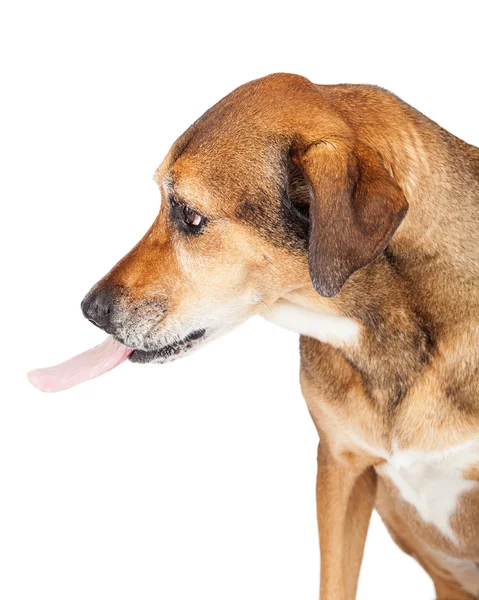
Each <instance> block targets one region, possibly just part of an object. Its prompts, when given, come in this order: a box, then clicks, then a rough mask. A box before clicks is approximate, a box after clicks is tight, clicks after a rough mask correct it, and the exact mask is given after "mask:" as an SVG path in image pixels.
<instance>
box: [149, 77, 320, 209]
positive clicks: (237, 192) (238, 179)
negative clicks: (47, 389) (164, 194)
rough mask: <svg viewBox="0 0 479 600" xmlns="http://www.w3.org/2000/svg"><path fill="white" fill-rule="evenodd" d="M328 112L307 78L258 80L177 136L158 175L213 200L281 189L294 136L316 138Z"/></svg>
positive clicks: (187, 191) (188, 194) (193, 194)
mask: <svg viewBox="0 0 479 600" xmlns="http://www.w3.org/2000/svg"><path fill="white" fill-rule="evenodd" d="M329 112H330V111H329V110H328V107H327V106H326V105H325V104H324V102H322V101H321V95H318V89H317V86H315V85H314V84H312V83H311V82H310V81H308V80H307V79H305V78H303V77H299V76H295V75H288V74H275V75H271V76H268V77H265V78H263V79H259V80H255V81H253V82H250V83H248V84H245V85H243V86H241V87H239V88H237V89H236V90H234V91H233V92H232V93H231V94H229V95H228V96H226V97H225V98H223V99H222V100H220V101H219V102H218V103H217V104H215V105H214V106H213V107H212V108H210V109H209V110H208V111H206V113H204V115H202V116H201V117H200V118H199V119H198V120H197V121H196V122H195V123H194V124H193V125H192V126H191V127H190V128H189V129H187V131H186V132H185V133H184V134H183V135H182V136H180V138H178V140H177V141H176V142H175V144H173V146H172V148H171V150H170V152H169V153H168V155H167V157H166V158H165V160H164V161H163V163H162V165H161V167H160V168H159V169H158V171H157V179H158V181H159V183H160V185H164V181H170V182H173V184H174V186H175V189H177V190H181V191H182V194H183V195H184V196H186V198H191V197H193V198H195V197H197V199H198V201H199V202H200V201H201V200H200V197H201V198H203V199H205V201H207V202H208V204H210V203H211V202H212V201H213V198H214V197H217V198H222V200H224V199H225V198H228V199H229V200H233V199H234V198H239V197H241V196H244V195H245V192H246V193H248V190H252V189H255V188H256V189H257V188H269V189H271V188H272V187H273V186H276V187H277V186H278V184H279V183H280V180H281V177H282V176H283V173H282V166H284V163H285V160H284V159H285V155H286V152H287V149H288V147H289V146H290V144H291V142H292V140H294V139H295V138H299V137H301V138H302V139H304V140H305V141H307V137H308V136H311V139H314V138H315V135H316V132H315V129H316V127H317V126H318V125H319V127H320V129H321V130H322V129H324V127H323V124H324V123H326V124H327V125H326V128H328V126H329V123H330V122H331V120H330V118H329ZM305 132H306V133H305ZM208 194H209V195H210V197H209V198H208V200H206V196H208ZM197 206H198V208H201V206H200V205H199V204H197Z"/></svg>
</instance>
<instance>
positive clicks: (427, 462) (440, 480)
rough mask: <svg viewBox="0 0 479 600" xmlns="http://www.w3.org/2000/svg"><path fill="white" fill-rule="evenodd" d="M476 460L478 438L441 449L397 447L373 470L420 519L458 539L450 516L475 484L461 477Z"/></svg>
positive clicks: (478, 446) (478, 455)
mask: <svg viewBox="0 0 479 600" xmlns="http://www.w3.org/2000/svg"><path fill="white" fill-rule="evenodd" d="M478 463H479V441H475V440H474V441H468V442H466V443H464V444H462V445H460V446H456V447H453V448H448V449H447V450H445V451H442V452H421V451H416V450H405V451H397V452H394V453H392V454H391V455H390V456H388V457H387V459H386V462H384V463H383V464H381V466H379V467H378V468H377V471H378V473H379V474H380V475H381V476H384V477H387V478H388V479H389V480H390V481H391V482H392V483H393V485H394V486H395V488H396V489H397V490H398V492H399V493H400V495H401V497H402V499H403V500H404V501H405V502H407V503H409V504H410V505H412V506H413V507H414V508H415V509H416V511H417V512H418V513H419V515H420V517H421V519H422V520H423V521H424V522H426V523H429V524H431V525H435V526H436V527H437V529H438V530H439V531H440V532H441V533H442V534H443V535H444V536H446V537H447V538H448V539H449V540H451V541H452V542H455V543H458V542H459V540H458V539H457V535H456V532H455V531H454V530H453V528H452V526H451V518H452V516H453V515H454V513H455V512H456V509H457V507H458V504H459V502H460V500H461V498H462V497H463V495H464V494H465V493H466V492H468V491H470V490H473V489H474V488H475V487H476V486H477V485H478V483H477V482H476V481H472V480H470V479H466V478H465V474H466V471H467V470H468V469H469V468H471V467H473V466H474V465H477V464H478ZM478 510H479V508H478Z"/></svg>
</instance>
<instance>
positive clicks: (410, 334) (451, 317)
mask: <svg viewBox="0 0 479 600" xmlns="http://www.w3.org/2000/svg"><path fill="white" fill-rule="evenodd" d="M339 87H341V89H338V88H339ZM332 88H335V89H334V90H333V91H334V95H335V105H339V106H343V105H344V108H343V112H344V114H343V116H345V118H347V117H348V116H349V118H350V120H351V121H352V120H353V119H354V116H353V115H355V114H356V115H358V114H360V115H361V123H355V129H356V131H357V133H358V135H359V136H361V137H362V141H364V142H365V143H368V144H369V145H371V146H372V147H374V148H376V149H377V150H378V152H379V153H380V155H381V156H382V158H383V160H384V163H385V165H386V167H387V168H388V169H389V171H390V173H391V174H392V175H393V176H394V177H395V179H396V181H397V182H398V183H399V185H400V186H401V187H402V189H403V190H404V192H405V194H406V197H407V200H408V202H409V211H408V214H407V216H406V218H405V220H404V222H403V223H402V224H401V226H400V227H399V229H398V231H397V232H396V234H395V236H394V238H393V240H392V242H391V243H390V245H389V247H388V248H387V250H386V251H385V252H384V253H383V254H382V255H381V256H380V257H379V258H378V259H377V260H376V261H375V262H374V263H373V264H371V265H369V266H367V267H365V268H364V269H361V270H360V271H358V272H357V273H355V274H354V275H353V276H352V277H351V278H350V280H349V281H348V282H347V283H346V285H345V287H344V288H343V290H342V291H341V292H340V294H338V296H336V297H335V298H331V299H325V298H321V297H320V296H319V295H318V294H317V293H316V292H315V290H314V289H313V288H312V286H311V283H310V281H309V280H308V278H307V276H305V277H304V281H302V282H301V283H298V286H297V287H296V289H295V290H293V291H289V292H288V293H286V294H284V296H283V301H282V303H279V304H277V306H276V307H275V311H276V312H275V313H274V316H273V318H272V320H273V321H275V322H276V323H278V324H280V325H283V326H285V327H286V328H288V329H294V330H295V331H297V332H298V333H300V334H301V335H306V336H310V337H313V338H316V339H318V340H320V341H322V342H324V343H328V344H330V345H331V346H333V347H335V348H337V349H339V350H340V352H342V353H343V355H344V357H345V359H346V360H347V361H348V362H349V363H350V364H352V365H354V366H355V367H356V369H357V370H358V371H359V372H360V373H361V375H362V377H363V380H364V382H365V385H366V387H367V388H368V392H369V394H370V396H371V397H373V398H374V399H375V400H377V402H378V405H381V406H383V407H384V409H385V410H389V411H390V410H391V406H392V405H395V404H397V403H398V402H400V400H401V398H402V397H403V396H404V395H405V394H406V393H407V391H408V389H410V387H411V385H412V384H413V382H414V381H415V379H416V376H417V375H418V373H420V372H421V371H422V369H423V368H424V366H425V365H427V364H428V362H429V360H430V359H431V356H432V355H433V354H434V353H435V352H436V351H437V349H438V344H439V343H441V344H443V346H441V351H443V348H445V347H446V346H447V344H454V343H455V340H456V339H457V336H458V335H459V332H464V329H466V328H474V327H476V328H477V326H478V325H477V315H478V309H479V295H478V292H477V284H476V283H477V278H478V276H479V265H477V261H476V260H475V255H476V248H475V246H476V243H477V240H476V239H475V234H474V233H473V232H474V231H477V228H478V226H479V225H478V221H479V150H478V149H477V148H474V147H472V146H469V145H467V144H465V143H464V142H462V141H461V140H458V139H457V138H455V137H454V136H452V135H451V134H449V133H447V132H445V131H444V130H442V129H441V128H440V127H439V126H438V125H437V124H435V123H433V122H432V121H430V120H429V119H427V118H426V117H424V116H423V115H421V114H420V113H418V112H417V111H415V110H414V109H412V108H411V107H409V106H407V105H405V104H403V103H402V102H401V101H399V100H398V99H397V98H395V97H394V96H392V95H390V94H388V93H386V92H385V93H384V98H383V102H384V103H385V104H386V105H387V107H386V108H387V110H386V108H385V107H383V111H382V113H381V111H378V110H377V106H376V107H372V108H371V115H370V118H369V119H368V108H367V106H366V108H365V106H364V104H363V105H362V107H361V110H359V109H358V110H357V111H355V103H357V102H361V99H358V94H357V90H356V92H355V94H349V93H348V91H349V89H350V88H349V86H345V87H344V88H343V87H342V86H332ZM366 92H367V89H366V91H365V93H366ZM331 93H333V92H331ZM363 100H364V99H363ZM383 113H385V114H387V115H389V120H388V122H385V123H382V124H381V125H382V126H381V127H377V124H376V121H375V119H376V116H377V114H383ZM393 114H394V118H393V116H392V115H393ZM389 121H390V123H391V124H390V125H389V124H388V123H389ZM419 122H420V124H421V126H420V127H419V125H418V123H419ZM379 132H380V133H379ZM448 289H450V293H447V290H448ZM285 301H286V302H287V303H290V306H289V307H288V304H285ZM291 305H294V306H296V309H292V308H291ZM299 308H300V309H301V314H299V313H298V309H299ZM314 314H316V315H318V317H317V319H316V320H315V319H314Z"/></svg>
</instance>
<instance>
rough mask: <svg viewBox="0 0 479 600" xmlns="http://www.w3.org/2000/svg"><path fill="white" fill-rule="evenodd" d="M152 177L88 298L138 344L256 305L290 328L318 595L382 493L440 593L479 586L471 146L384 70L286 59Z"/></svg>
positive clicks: (192, 134) (148, 356) (253, 310)
mask: <svg viewBox="0 0 479 600" xmlns="http://www.w3.org/2000/svg"><path fill="white" fill-rule="evenodd" d="M156 178H157V181H158V185H159V187H160V190H161V194H162V198H163V202H162V207H161V210H160V213H159V215H158V217H157V219H156V221H155V222H154V223H153V225H152V227H151V228H150V230H149V231H148V232H147V234H146V235H145V237H144V238H143V239H142V240H141V241H140V242H139V243H138V245H137V246H136V247H135V248H134V249H133V250H132V251H131V252H130V253H129V254H128V255H127V256H126V257H125V258H123V259H122V260H121V261H120V262H119V263H118V264H117V265H116V266H115V267H114V268H113V270H112V271H111V272H110V273H109V274H108V275H107V276H106V277H105V278H104V279H102V280H101V281H100V282H99V283H98V284H97V285H96V286H95V287H94V288H93V290H92V291H91V292H90V293H89V294H88V295H87V297H86V298H85V300H84V302H83V311H84V313H85V315H86V316H87V317H88V318H89V319H90V320H93V321H94V322H96V323H97V324H99V325H100V326H102V327H103V328H104V329H105V330H106V331H107V332H109V333H111V334H112V335H113V336H115V337H116V338H117V339H118V340H120V341H122V342H123V343H125V344H126V345H128V346H131V347H133V348H135V352H134V353H133V354H132V356H131V360H133V361H134V362H164V361H166V360H169V359H171V358H175V357H178V356H181V355H183V354H186V353H188V352H189V351H190V350H192V349H194V348H196V347H197V346H199V345H200V344H202V343H203V342H204V341H205V340H207V339H212V338H214V337H216V336H218V335H220V334H222V333H224V332H225V331H227V330H228V329H230V328H231V327H233V326H234V325H236V324H237V323H239V322H241V321H244V320H245V319H247V318H248V317H249V316H251V315H253V314H258V313H260V314H263V315H264V316H265V317H267V318H269V319H271V320H272V321H274V322H277V323H279V324H282V325H284V326H286V327H288V328H290V329H293V330H295V331H297V332H299V333H300V334H301V335H302V337H301V383H302V390H303V393H304V397H305V399H306V402H307V404H308V407H309V410H310V412H311V415H312V417H313V420H314V422H315V424H316V427H317V429H318V432H319V434H320V438H321V444H320V447H319V454H318V464H319V469H318V486H317V490H318V494H317V506H318V521H319V529H320V546H321V598H322V600H352V599H353V598H354V597H355V595H356V586H357V579H358V574H359V569H360V565H361V559H362V554H363V548H364V542H365V538H366V533H367V530H368V524H369V519H370V515H371V511H372V510H373V508H376V509H377V510H378V512H379V514H380V515H381V517H382V519H383V520H384V522H385V523H386V526H387V527H388V529H389V531H390V532H391V535H392V537H393V539H394V540H395V541H396V542H397V543H398V544H399V546H400V547H401V548H402V549H403V550H404V551H406V552H408V553H409V554H411V555H413V556H414V557H415V558H416V559H417V560H418V562H419V563H420V564H421V565H422V566H423V567H424V569H425V570H426V571H427V572H428V573H429V575H430V576H431V577H432V579H433V580H434V584H435V586H436V590H437V596H438V598H440V599H444V600H445V599H447V600H459V599H471V598H477V597H478V594H479V568H478V566H477V564H476V563H477V562H479V485H478V483H477V482H478V481H479V376H478V364H479V347H478V344H477V335H478V332H479V320H478V315H479V311H478V309H479V293H478V287H477V283H478V275H479V257H478V250H477V241H478V234H479V150H478V149H477V148H475V147H473V146H469V145H468V144H466V143H465V142H462V141H461V140H459V139H457V138H456V137H454V136H453V135H451V134H449V133H448V132H446V131H445V130H444V129H441V128H440V127H439V126H438V125H436V124H435V123H433V122H432V121H430V120H429V119H427V118H426V117H425V116H423V115H422V114H420V113H419V112H417V111H416V110H414V109H413V108H411V107H410V106H408V105H407V104H405V103H403V102H402V101H400V100H399V99H398V98H397V97H395V96H394V95H392V94H390V93H388V92H386V91H385V90H383V89H380V88H377V87H371V86H363V85H333V86H318V85H315V84H313V83H311V82H310V81H308V80H307V79H304V78H302V77H299V76H296V75H286V74H277V75H271V76H269V77H265V78H264V79H260V80H257V81H253V82H251V83H248V84H246V85H244V86H242V87H240V88H238V89H237V90H235V91H234V92H233V93H231V94H230V95H229V96H227V97H226V98H224V99H223V100H221V101H220V102H219V103H218V104H216V105H215V106H214V107H213V108H211V109H210V110H209V111H207V112H206V113H205V114H204V115H203V116H202V117H201V118H200V119H198V121H196V123H194V124H193V125H192V126H191V127H190V128H189V129H188V130H187V131H186V133H184V134H183V135H182V136H181V137H180V138H179V139H178V140H177V142H176V143H175V144H174V145H173V147H172V149H171V150H170V152H169V154H168V156H167V157H166V158H165V160H164V161H163V163H162V165H161V166H160V168H159V169H158V171H157V173H156Z"/></svg>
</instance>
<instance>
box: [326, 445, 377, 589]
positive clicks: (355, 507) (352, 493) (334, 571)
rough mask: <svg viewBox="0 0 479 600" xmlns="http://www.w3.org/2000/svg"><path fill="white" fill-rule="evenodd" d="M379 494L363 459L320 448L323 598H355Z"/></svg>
mask: <svg viewBox="0 0 479 600" xmlns="http://www.w3.org/2000/svg"><path fill="white" fill-rule="evenodd" d="M375 496H376V473H375V471H374V470H373V468H372V467H371V466H370V464H369V463H368V462H366V461H365V459H361V458H360V457H357V456H353V455H348V456H344V455H342V456H341V457H340V458H337V457H335V456H333V455H332V454H331V453H330V451H329V450H328V448H327V446H326V444H324V443H321V444H320V446H319V450H318V479H317V510H318V527H319V535H320V551H321V595H320V599H321V600H354V598H355V597H356V588H357V582H358V577H359V570H360V567H361V561H362V557H363V551H364V543H365V541H366V534H367V530H368V527H369V521H370V518H371V512H372V510H373V507H374V502H375Z"/></svg>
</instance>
